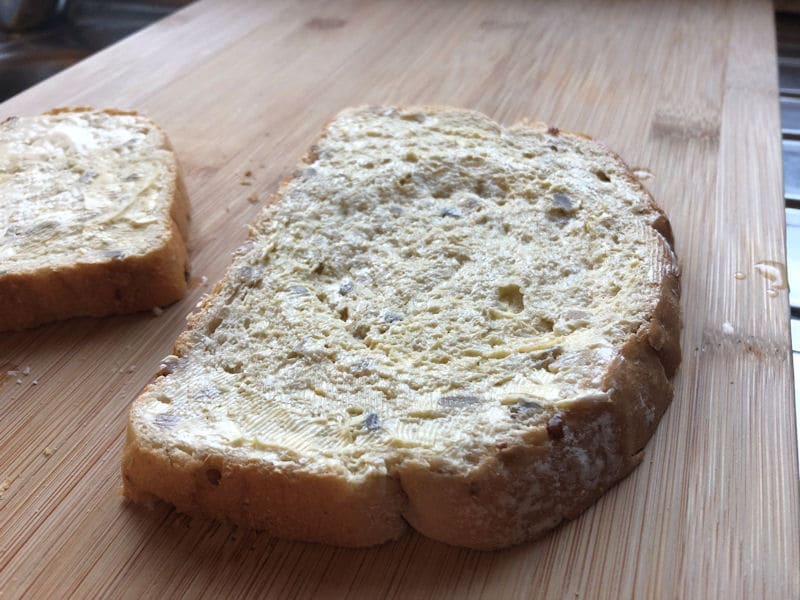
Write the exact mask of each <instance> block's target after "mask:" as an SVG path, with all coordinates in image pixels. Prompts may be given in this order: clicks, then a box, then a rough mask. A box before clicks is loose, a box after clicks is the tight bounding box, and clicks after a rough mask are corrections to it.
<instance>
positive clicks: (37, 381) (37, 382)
mask: <svg viewBox="0 0 800 600" xmlns="http://www.w3.org/2000/svg"><path fill="white" fill-rule="evenodd" d="M31 385H39V380H38V379H34V380H33V381H31Z"/></svg>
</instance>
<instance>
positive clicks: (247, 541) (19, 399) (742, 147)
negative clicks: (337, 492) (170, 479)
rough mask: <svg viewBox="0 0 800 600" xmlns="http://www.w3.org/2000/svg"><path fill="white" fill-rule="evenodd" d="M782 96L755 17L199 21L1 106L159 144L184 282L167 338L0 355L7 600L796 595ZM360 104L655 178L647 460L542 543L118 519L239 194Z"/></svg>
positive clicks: (227, 11) (555, 6)
mask: <svg viewBox="0 0 800 600" xmlns="http://www.w3.org/2000/svg"><path fill="white" fill-rule="evenodd" d="M776 79H777V78H776V60H775V39H774V24H773V17H772V7H771V4H770V3H769V2H767V1H757V2H746V1H742V2H704V3H693V2H688V1H687V2H669V3H668V2H653V3H652V4H647V3H633V2H609V3H600V2H584V3H577V2H555V1H553V2H536V3H534V2H516V3H512V2H509V3H504V4H496V5H495V4H492V3H489V2H480V1H477V0H475V1H472V2H455V1H452V2H438V3H432V2H421V1H420V2H413V3H399V2H377V3H372V2H365V1H358V0H355V1H344V2H335V3H332V2H323V1H321V0H304V1H301V2H294V1H286V2H277V1H276V2H258V1H256V0H252V1H239V2H214V1H213V0H206V1H204V2H200V3H198V4H195V5H192V6H190V7H188V8H187V9H185V10H183V11H181V12H178V13H176V14H174V15H173V16H171V17H169V18H168V19H166V20H164V21H162V22H160V23H158V24H156V25H155V26H153V27H151V28H149V29H147V30H145V31H144V32H142V33H140V34H138V35H135V36H133V37H131V38H129V39H127V40H126V41H124V42H122V43H120V44H118V45H116V46H114V47H112V48H110V49H108V50H106V51H104V52H101V53H100V54H98V55H96V56H94V57H92V58H90V59H89V60H86V61H84V62H82V63H80V64H78V65H77V66H75V67H74V68H71V69H69V70H68V71H66V72H64V73H63V74H60V75H58V76H56V77H54V78H52V79H50V80H48V81H46V82H44V83H43V84H41V85H39V86H37V87H35V88H33V89H32V90H29V91H28V92H25V93H24V94H22V95H20V96H17V97H15V98H13V99H11V100H9V101H7V102H5V103H4V104H0V117H5V116H8V115H12V114H35V113H37V112H40V111H43V110H45V109H48V108H51V107H53V106H59V105H79V104H89V105H94V106H99V107H106V106H115V107H122V108H134V109H139V110H142V111H145V112H146V113H148V114H149V115H151V116H152V117H153V118H154V119H155V120H157V121H158V122H160V123H161V124H162V125H163V127H164V128H165V129H166V131H167V132H168V133H169V135H170V137H171V138H172V141H173V143H174V145H175V148H176V150H177V152H178V155H179V157H180V159H181V161H182V163H183V167H184V169H185V174H186V179H187V183H188V188H189V192H190V195H191V199H192V219H193V221H192V235H191V251H192V260H193V274H194V277H195V278H194V280H193V281H194V287H193V288H192V290H191V291H190V293H189V295H188V296H187V297H186V299H185V300H184V301H182V302H180V303H178V304H176V305H174V306H171V307H169V308H168V309H166V310H165V311H164V313H163V314H162V315H161V316H155V315H153V314H150V313H146V314H138V315H133V316H127V317H119V318H109V319H103V320H91V319H78V320H72V321H69V322H65V323H61V324H56V325H51V326H47V327H41V328H38V329H35V330H31V331H26V332H21V333H12V334H2V336H1V337H0V373H1V374H2V375H0V495H2V498H0V590H2V597H3V598H7V597H11V598H15V597H22V596H25V597H52V598H60V597H65V596H68V595H75V596H78V597H103V596H113V597H135V598H140V597H167V596H177V595H183V594H185V595H186V596H189V597H197V596H206V597H220V596H231V597H242V596H264V597H280V598H307V597H344V596H346V597H352V598H360V597H367V598H443V597H453V598H468V597H485V598H506V597H508V598H530V597H542V598H598V597H602V598H634V597H635V598H644V597H662V598H677V597H683V598H792V597H794V598H796V597H798V596H800V581H799V580H800V556H798V549H799V548H800V526H799V525H798V517H799V516H800V515H799V514H798V489H797V485H798V468H797V458H796V456H797V455H796V451H797V448H796V442H795V437H794V436H795V425H794V423H795V414H794V407H793V400H792V382H791V372H790V361H789V354H790V349H789V333H788V329H789V327H788V303H787V290H786V288H785V275H784V271H785V270H784V267H783V264H784V263H785V253H784V218H783V209H782V197H781V158H780V152H781V147H780V136H779V114H778V101H777V84H776ZM363 103H391V104H400V103H444V104H452V105H457V106H464V107H469V108H474V109H477V110H480V111H483V112H485V113H487V114H489V115H491V116H492V117H494V118H496V119H498V120H500V121H502V122H504V123H507V124H511V123H514V122H516V121H518V120H520V119H523V118H534V119H541V120H544V121H546V122H548V123H551V124H554V125H558V126H560V127H562V128H565V129H573V130H578V131H584V132H587V133H589V134H591V135H593V136H595V137H597V138H599V139H601V140H604V141H605V142H607V143H608V144H609V146H610V147H611V148H613V149H615V150H616V151H617V152H619V153H620V154H621V155H622V156H623V157H624V158H625V159H626V161H628V163H629V164H631V165H632V166H635V167H639V168H641V169H642V174H643V176H644V177H646V176H647V175H648V173H649V174H652V177H649V178H647V179H646V181H645V183H646V184H647V185H648V186H649V187H650V189H651V190H652V192H653V194H654V195H655V197H656V198H657V200H658V201H659V202H660V203H661V205H662V206H663V207H664V208H665V209H666V211H667V213H668V214H669V216H670V219H671V220H672V223H673V225H674V229H675V233H676V239H677V252H678V255H679V256H680V259H681V263H682V267H683V273H684V274H683V302H682V304H683V311H684V321H685V326H684V330H683V338H682V343H683V348H684V353H685V355H684V361H683V364H682V366H681V368H680V371H679V373H678V376H677V378H676V380H675V387H676V395H675V400H674V402H673V404H672V406H671V408H670V409H669V410H668V412H667V414H666V416H665V418H664V420H663V421H662V423H661V426H660V428H659V430H658V433H657V434H656V436H655V437H654V439H653V440H652V441H651V442H650V444H649V446H648V448H647V453H646V458H645V461H644V463H643V464H642V465H641V466H640V467H639V468H638V469H637V470H636V471H635V472H634V473H633V474H632V475H631V476H630V477H629V478H628V479H626V480H625V481H624V482H622V483H621V484H620V485H618V486H617V487H616V488H614V489H613V490H611V491H610V492H609V493H607V494H606V495H605V496H604V497H603V498H602V499H601V500H600V502H598V503H597V505H595V506H594V507H592V508H591V509H589V510H588V511H587V512H586V513H584V514H583V515H582V516H581V517H580V518H579V519H577V520H575V521H574V522H571V523H569V524H567V525H566V526H564V527H562V528H561V529H559V530H558V531H557V532H555V533H554V534H552V535H549V536H548V537H546V538H545V539H543V540H541V541H539V542H536V543H531V544H526V545H522V546H519V547H516V548H512V549H509V550H506V551H501V552H494V553H481V552H474V551H468V550H463V549H458V548H452V547H448V546H445V545H443V544H439V543H436V542H433V541H430V540H428V539H425V538H423V537H421V536H418V535H414V534H409V535H407V536H405V537H403V538H402V539H400V540H399V541H397V542H395V543H391V544H387V545H384V546H382V547H379V548H374V549H365V550H347V549H337V548H331V547H324V546H316V545H309V544H302V543H290V542H285V541H279V540H275V539H270V538H268V537H267V536H265V535H263V534H257V533H253V532H248V531H241V530H235V529H232V528H230V527H227V526H221V525H217V524H209V523H203V522H199V521H191V520H189V519H188V518H186V517H183V516H181V515H178V514H175V513H174V512H173V511H171V510H170V509H169V508H167V507H164V506H160V507H157V508H156V509H155V510H153V511H148V510H146V509H141V508H137V507H131V506H127V505H126V504H125V503H124V502H123V501H122V500H121V498H120V497H119V495H118V488H119V485H120V476H119V472H118V461H119V453H120V449H121V446H122V440H123V431H124V424H125V419H126V412H127V408H128V405H129V403H130V402H131V400H132V399H133V398H134V397H135V396H136V394H137V392H138V391H139V390H140V389H141V388H142V386H143V385H144V384H145V383H146V382H147V381H148V380H149V379H150V377H151V375H152V374H153V373H154V372H155V370H156V369H157V366H158V364H159V362H160V359H161V358H162V357H163V356H165V355H166V354H168V353H169V351H170V347H171V343H172V340H173V339H174V338H175V336H176V335H177V334H178V333H179V332H180V331H181V329H182V327H183V323H184V317H185V316H186V314H187V313H188V312H189V311H190V310H191V309H192V307H193V306H194V305H195V303H196V302H197V301H198V299H199V298H200V297H201V296H202V294H204V293H206V292H207V291H209V289H210V285H211V283H213V282H214V281H215V280H217V279H218V278H220V276H221V275H222V274H223V272H224V270H225V267H226V265H227V264H228V262H229V260H230V252H231V251H232V250H233V249H234V248H236V247H237V246H238V245H239V244H240V243H241V242H242V241H243V239H244V238H245V235H246V224H247V223H249V222H250V221H252V220H253V219H254V218H255V216H256V214H257V212H258V210H259V205H258V204H257V203H253V202H251V201H250V200H251V199H252V198H251V195H252V194H256V196H257V198H258V200H259V201H263V200H264V199H265V198H266V197H267V195H268V194H269V193H270V192H272V191H274V190H275V189H276V187H277V185H278V182H279V180H280V178H281V177H282V176H285V175H287V174H289V173H291V171H292V168H293V165H294V163H295V161H296V160H297V159H298V158H299V157H300V156H301V154H302V153H303V152H304V151H305V149H306V147H307V146H308V145H309V144H310V143H311V141H312V140H313V139H314V137H315V135H316V134H317V132H318V130H319V129H320V128H321V126H322V125H323V124H324V122H325V121H326V120H327V119H328V118H330V117H331V116H332V115H333V114H335V113H336V112H338V110H340V109H341V108H343V107H345V106H348V105H357V104H363ZM247 171H250V172H251V173H252V177H245V173H246V172H247ZM248 181H250V182H251V184H250V185H244V183H247V182H248ZM759 264H762V266H759ZM763 265H767V266H766V267H765V266H763ZM737 274H738V275H737ZM206 280H207V281H208V283H206ZM8 371H19V374H18V375H8V374H7V372H8Z"/></svg>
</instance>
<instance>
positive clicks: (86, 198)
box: [0, 111, 176, 271]
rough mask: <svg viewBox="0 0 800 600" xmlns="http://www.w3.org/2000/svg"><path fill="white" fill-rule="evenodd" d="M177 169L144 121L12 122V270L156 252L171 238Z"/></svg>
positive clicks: (87, 115)
mask: <svg viewBox="0 0 800 600" xmlns="http://www.w3.org/2000/svg"><path fill="white" fill-rule="evenodd" d="M175 168H176V167H175V157H174V155H173V153H172V151H171V150H169V149H168V147H167V142H166V139H165V137H164V135H163V133H161V131H160V130H159V129H158V128H157V127H155V126H154V125H153V124H152V122H150V121H149V120H147V119H146V118H144V117H141V116H138V115H110V114H107V113H103V112H95V111H86V112H64V113H58V114H54V115H44V116H39V117H20V118H13V119H10V120H7V121H5V122H3V123H2V124H0V260H2V264H3V267H8V266H11V267H12V268H13V269H14V270H16V271H25V270H31V269H36V268H41V267H42V266H44V265H45V264H47V265H48V266H53V267H57V266H60V265H70V264H76V263H77V264H79V263H91V262H105V261H108V260H109V259H110V258H120V257H122V256H126V255H135V254H139V253H144V252H147V251H148V249H149V248H152V247H153V245H154V243H157V240H158V239H159V238H160V237H162V236H164V235H167V233H168V230H169V212H168V210H169V198H168V194H169V193H170V189H171V185H172V182H173V180H174V178H175ZM8 270H10V269H8Z"/></svg>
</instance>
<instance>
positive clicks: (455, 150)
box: [137, 110, 674, 475]
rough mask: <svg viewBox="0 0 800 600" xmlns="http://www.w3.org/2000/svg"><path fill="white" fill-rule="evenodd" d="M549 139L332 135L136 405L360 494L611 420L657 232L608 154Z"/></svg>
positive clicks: (472, 124)
mask: <svg viewBox="0 0 800 600" xmlns="http://www.w3.org/2000/svg"><path fill="white" fill-rule="evenodd" d="M551 138H552V136H549V135H547V134H544V133H534V132H531V131H530V130H514V129H511V130H501V129H500V128H498V127H497V126H496V125H495V124H494V123H492V122H490V121H488V120H485V119H482V118H479V117H477V116H472V115H464V114H461V113H455V114H450V113H434V114H432V115H427V116H424V115H413V114H412V115H408V114H405V113H401V112H398V111H392V110H389V111H387V112H385V113H376V112H373V111H369V110H360V111H356V112H350V113H345V114H344V115H342V116H340V117H339V118H337V119H336V120H335V121H334V122H333V123H332V124H331V126H330V128H329V130H328V132H327V135H326V136H325V137H324V138H323V139H322V140H321V141H320V143H319V144H318V147H317V148H316V149H315V155H316V157H315V160H314V161H313V162H312V163H311V164H309V165H308V166H304V167H303V169H302V170H301V171H300V172H298V174H297V175H296V177H295V178H294V179H293V180H292V181H291V182H290V183H289V184H288V187H287V188H286V189H285V190H284V192H283V197H282V199H281V200H280V201H279V202H277V203H275V204H273V205H271V206H269V207H267V209H266V211H265V213H264V215H263V217H262V218H261V219H260V220H259V222H258V223H257V224H256V226H255V227H254V230H253V234H252V238H251V241H250V242H249V243H248V244H247V245H246V246H245V247H243V249H242V250H241V252H240V253H239V256H238V257H237V258H236V259H235V260H234V262H233V264H232V266H231V267H230V269H229V271H228V275H227V279H226V280H225V281H224V283H223V285H222V288H221V291H220V292H219V294H218V295H217V296H216V297H215V298H214V299H213V300H212V301H211V304H210V306H209V307H208V309H207V310H208V312H207V321H206V324H205V326H203V327H201V328H200V329H199V330H198V331H197V332H196V333H195V339H194V342H193V344H192V347H191V349H190V351H189V352H188V354H187V355H186V356H185V357H183V358H181V359H180V360H177V361H174V372H173V374H171V375H168V376H166V377H162V378H159V379H158V380H157V381H156V382H155V384H154V386H153V387H152V388H151V389H150V391H149V392H148V394H149V396H148V398H149V400H148V401H146V402H143V403H140V404H139V405H137V410H139V411H141V412H142V421H144V422H145V423H149V424H150V425H149V428H150V433H151V434H152V435H154V436H156V437H158V438H160V439H167V440H170V441H169V442H168V443H169V444H171V446H172V449H173V450H174V451H185V452H193V453H200V454H202V453H203V452H211V451H213V452H222V453H225V454H229V453H233V454H236V453H243V454H244V455H247V456H252V455H253V453H255V454H257V455H260V456H262V457H263V459H264V460H268V461H271V462H273V463H274V464H276V465H278V466H280V465H285V466H286V468H296V467H298V466H300V467H302V468H305V469H312V470H313V469H321V470H327V471H330V470H331V469H334V470H337V471H339V472H344V473H350V474H362V475H363V474H365V473H370V472H373V471H379V472H387V471H391V470H392V469H393V468H394V466H395V465H397V464H399V463H400V462H402V461H404V460H416V461H423V462H427V463H429V464H444V465H463V464H464V463H465V462H466V463H472V464H475V463H477V462H478V461H479V460H480V458H481V456H485V455H486V453H487V452H493V451H494V449H495V447H496V444H498V443H501V442H509V443H513V441H514V440H519V439H526V440H528V441H531V440H533V441H535V440H537V439H538V440H542V443H543V440H545V439H546V432H545V425H546V423H547V421H548V419H550V418H551V417H552V415H553V414H555V412H556V411H557V410H558V409H559V407H563V406H565V405H567V404H569V403H570V402H582V403H586V402H607V401H608V397H609V395H608V393H607V390H604V389H602V385H603V383H602V378H603V375H604V374H605V372H606V371H607V369H608V367H609V364H610V363H611V361H612V360H614V359H615V357H617V355H618V350H619V348H620V347H621V345H622V344H623V343H624V342H625V341H626V340H627V339H629V338H630V336H631V335H632V334H633V333H635V332H636V330H637V328H638V327H639V326H640V325H641V324H642V322H643V320H644V319H645V318H646V317H647V315H648V314H649V313H648V311H650V310H652V307H653V304H654V298H655V295H656V294H657V290H658V286H659V278H660V274H661V269H662V268H664V265H662V264H661V262H663V260H664V259H663V255H661V254H659V253H658V252H657V251H656V250H655V249H656V248H659V247H660V246H659V243H660V242H659V241H657V240H656V238H657V237H658V234H657V233H656V232H655V231H654V230H653V229H652V227H650V225H649V224H650V223H651V222H652V220H653V219H654V218H655V213H654V211H653V209H652V207H651V206H650V204H649V201H648V199H647V197H646V195H645V194H644V193H643V192H642V191H641V190H640V189H638V188H637V187H636V186H637V184H635V183H634V182H633V181H632V180H630V179H629V178H627V177H626V176H625V171H624V167H623V165H621V164H620V163H619V162H618V161H616V160H615V159H613V158H612V157H610V156H608V155H607V154H606V153H605V152H603V151H602V149H600V148H599V147H598V146H597V145H595V144H594V143H592V142H589V141H587V140H583V139H575V138H568V139H564V138H552V139H551ZM553 145H557V147H558V148H559V149H558V150H556V151H554V150H552V149H551V148H550V146H553ZM597 171H602V176H599V175H596V172H597ZM666 268H674V265H667V267H666ZM443 468H445V467H443ZM454 468H455V467H454Z"/></svg>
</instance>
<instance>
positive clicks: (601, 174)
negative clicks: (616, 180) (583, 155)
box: [594, 171, 611, 183]
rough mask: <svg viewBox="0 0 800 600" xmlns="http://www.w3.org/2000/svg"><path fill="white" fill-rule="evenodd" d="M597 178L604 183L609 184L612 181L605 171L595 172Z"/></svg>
mask: <svg viewBox="0 0 800 600" xmlns="http://www.w3.org/2000/svg"><path fill="white" fill-rule="evenodd" d="M594 174H595V176H596V177H597V178H598V179H599V180H600V181H602V182H604V183H608V182H609V181H611V178H610V177H609V176H608V174H607V173H606V172H605V171H594Z"/></svg>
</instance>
